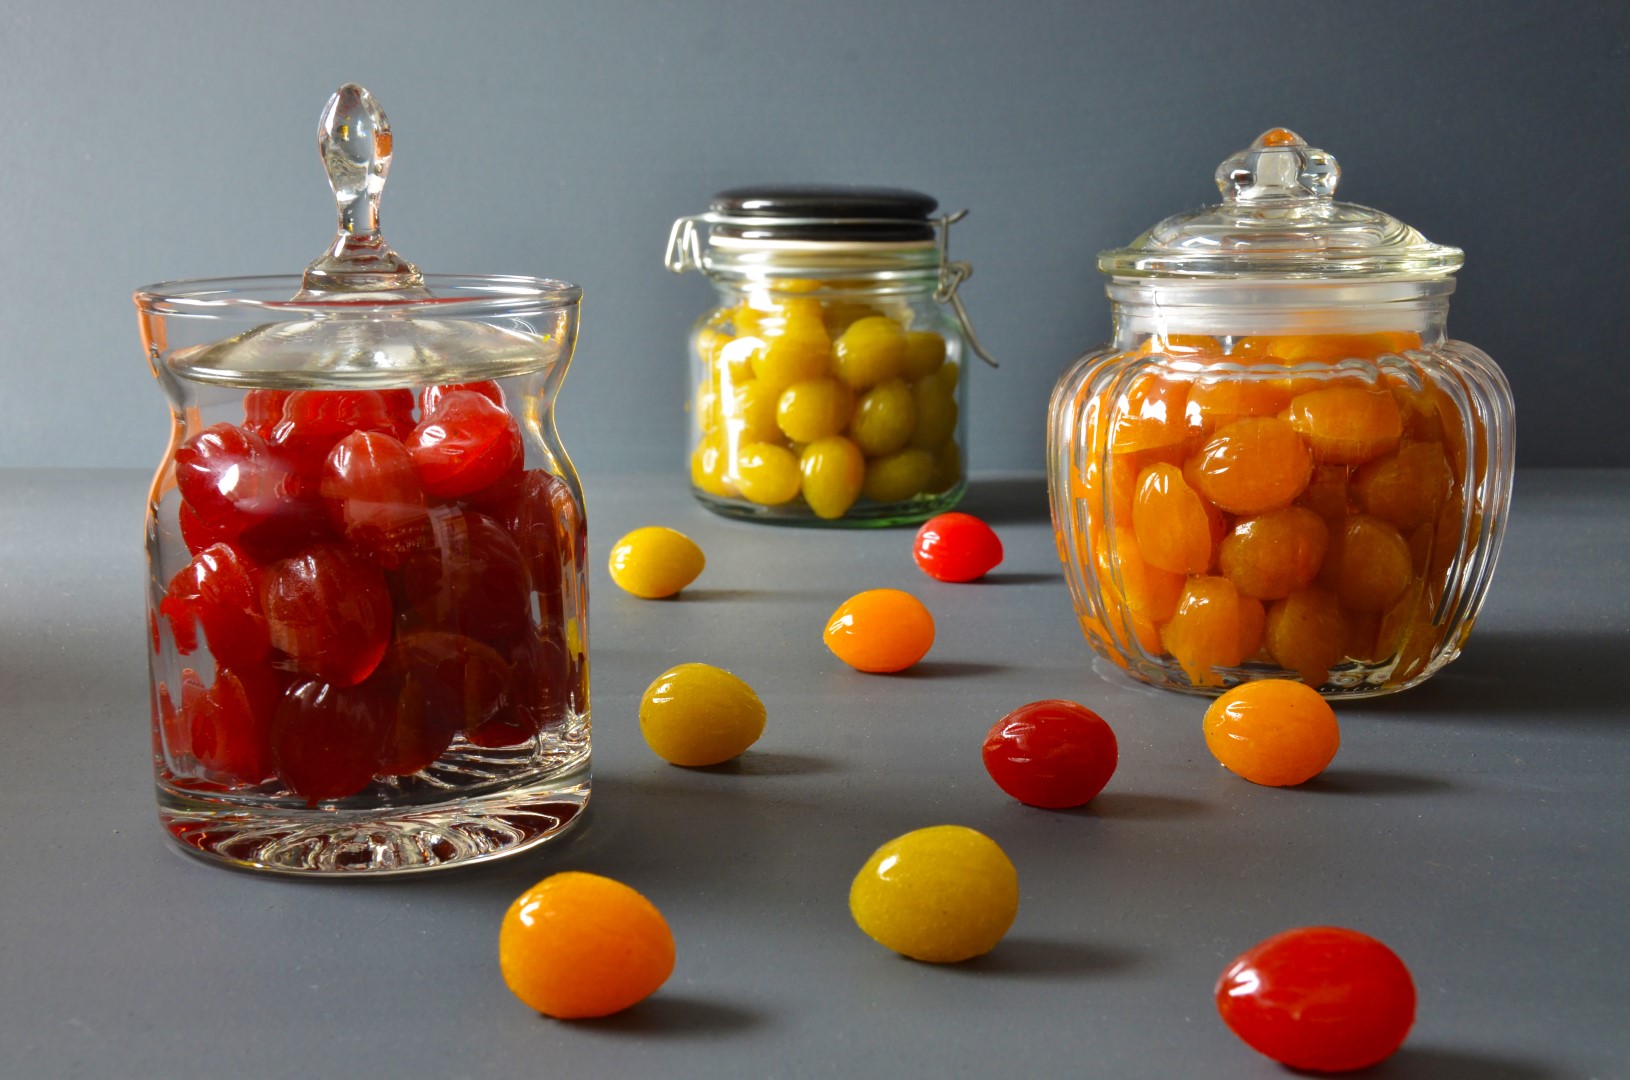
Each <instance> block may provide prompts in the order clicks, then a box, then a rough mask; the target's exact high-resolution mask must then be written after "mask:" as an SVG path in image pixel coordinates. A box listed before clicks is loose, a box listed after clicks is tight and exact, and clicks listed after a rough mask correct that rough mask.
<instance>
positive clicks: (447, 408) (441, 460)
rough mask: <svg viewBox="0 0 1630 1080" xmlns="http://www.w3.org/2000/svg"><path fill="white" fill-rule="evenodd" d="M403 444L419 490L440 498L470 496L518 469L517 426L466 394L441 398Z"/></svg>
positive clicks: (497, 409) (474, 395) (505, 414)
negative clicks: (420, 483) (419, 482)
mask: <svg viewBox="0 0 1630 1080" xmlns="http://www.w3.org/2000/svg"><path fill="white" fill-rule="evenodd" d="M406 443H407V448H408V453H410V454H412V455H413V463H414V464H415V465H417V466H418V467H419V476H420V478H421V479H422V480H423V482H424V488H425V490H426V491H428V492H429V493H430V494H432V495H437V496H440V497H442V498H452V497H456V496H460V495H470V494H473V493H474V492H477V491H480V490H481V489H482V488H485V487H489V486H491V485H492V484H495V483H497V482H498V481H499V480H501V479H503V478H504V477H506V476H509V475H511V474H514V473H518V472H519V471H520V469H521V468H522V464H521V458H522V448H521V429H520V427H519V426H518V425H517V424H516V423H515V420H514V418H513V417H511V416H510V415H509V413H508V412H506V411H505V410H504V409H503V408H501V407H500V406H498V405H495V404H493V402H492V401H491V399H489V398H487V397H484V396H482V395H481V394H478V393H476V392H474V391H472V390H454V391H451V392H449V393H447V394H445V395H443V396H442V397H441V399H440V400H439V401H438V402H436V408H435V411H434V412H432V413H431V414H430V415H429V416H427V417H425V418H424V420H422V421H421V422H420V424H419V426H418V427H416V428H414V429H413V431H412V433H411V434H409V435H408V437H407V439H406Z"/></svg>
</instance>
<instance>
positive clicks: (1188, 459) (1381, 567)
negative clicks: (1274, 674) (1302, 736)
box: [1055, 332, 1476, 688]
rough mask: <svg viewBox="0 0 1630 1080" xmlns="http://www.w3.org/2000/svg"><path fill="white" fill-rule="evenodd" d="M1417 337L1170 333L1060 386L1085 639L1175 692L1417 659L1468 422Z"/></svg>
mask: <svg viewBox="0 0 1630 1080" xmlns="http://www.w3.org/2000/svg"><path fill="white" fill-rule="evenodd" d="M1420 347H1421V339H1420V337H1419V335H1416V334H1413V333H1406V332H1388V333H1376V334H1357V335H1355V334H1319V335H1279V336H1257V337H1241V338H1233V339H1226V338H1224V339H1218V338H1211V337H1204V336H1199V335H1171V336H1168V337H1165V338H1160V337H1151V338H1149V339H1147V340H1146V341H1145V342H1144V343H1143V345H1141V346H1140V347H1139V348H1137V349H1135V350H1132V351H1131V352H1125V353H1119V354H1114V355H1111V356H1108V357H1106V358H1105V359H1104V360H1103V361H1102V362H1101V363H1100V370H1101V371H1103V372H1104V374H1103V375H1102V376H1100V377H1098V378H1094V379H1089V380H1088V381H1086V382H1085V383H1083V384H1082V385H1083V386H1084V389H1083V391H1082V392H1081V394H1080V396H1079V397H1078V398H1077V399H1076V400H1075V402H1074V415H1075V416H1076V417H1077V418H1078V419H1077V423H1079V424H1080V430H1081V433H1082V437H1081V438H1080V439H1079V440H1078V441H1077V443H1076V444H1075V450H1074V456H1073V461H1074V462H1075V463H1076V467H1075V468H1073V469H1072V471H1071V475H1070V477H1069V486H1068V489H1067V490H1068V493H1069V500H1068V502H1069V504H1070V505H1071V506H1073V507H1074V508H1075V510H1074V516H1075V520H1076V521H1086V522H1089V523H1090V526H1089V527H1087V528H1085V529H1082V528H1073V527H1065V528H1063V530H1062V532H1063V535H1061V543H1062V544H1063V545H1064V548H1063V551H1062V554H1064V556H1065V558H1066V562H1067V563H1068V562H1070V560H1071V557H1072V551H1071V547H1072V546H1073V547H1074V551H1073V558H1074V560H1075V562H1076V563H1077V565H1078V566H1079V567H1080V568H1081V569H1080V571H1079V572H1080V573H1081V575H1082V577H1083V578H1089V579H1090V580H1087V581H1085V582H1083V584H1084V586H1085V587H1084V590H1083V591H1084V592H1085V593H1087V594H1088V595H1089V596H1092V597H1094V598H1095V600H1096V602H1095V603H1094V602H1086V603H1081V602H1079V600H1078V608H1080V609H1081V610H1080V615H1081V618H1082V622H1083V625H1084V626H1085V628H1086V630H1087V634H1088V637H1089V639H1092V640H1093V642H1094V644H1095V645H1097V646H1098V648H1099V651H1100V652H1103V653H1104V654H1105V655H1106V656H1109V657H1110V658H1111V659H1115V660H1116V662H1117V663H1121V665H1122V666H1126V664H1127V663H1128V662H1131V663H1135V664H1138V665H1140V666H1142V667H1145V668H1146V669H1147V667H1148V665H1155V666H1156V667H1158V668H1160V669H1163V670H1164V671H1165V672H1166V673H1167V674H1166V676H1165V677H1164V681H1169V682H1171V683H1173V684H1176V685H1184V684H1186V685H1188V686H1192V687H1206V688H1221V687H1223V686H1225V685H1231V684H1232V683H1234V682H1237V681H1239V680H1240V679H1242V678H1249V677H1252V675H1253V674H1258V673H1265V672H1268V671H1273V670H1276V669H1282V670H1285V671H1290V672H1294V673H1296V674H1297V675H1299V676H1300V677H1301V678H1302V680H1303V681H1305V682H1306V683H1308V684H1309V685H1312V686H1315V687H1320V686H1327V685H1328V684H1330V683H1332V680H1333V679H1335V678H1336V677H1337V676H1341V677H1343V678H1347V679H1348V682H1349V683H1351V682H1352V681H1353V680H1354V679H1355V678H1356V679H1359V680H1362V679H1363V678H1366V677H1368V676H1369V675H1370V673H1371V672H1373V671H1375V670H1378V669H1381V668H1383V667H1385V666H1387V665H1394V668H1393V673H1392V674H1390V675H1386V676H1385V677H1386V678H1387V679H1388V680H1389V681H1390V682H1393V683H1397V682H1400V681H1403V680H1407V679H1408V678H1409V677H1410V676H1412V675H1414V674H1418V673H1419V672H1420V670H1421V669H1422V668H1423V666H1424V665H1425V663H1426V662H1427V661H1428V660H1429V659H1430V658H1431V655H1432V653H1433V651H1434V650H1435V649H1436V647H1437V646H1438V645H1439V644H1440V642H1439V641H1438V640H1437V636H1436V634H1437V625H1436V621H1435V619H1434V613H1435V611H1436V608H1437V606H1438V602H1439V601H1440V600H1441V598H1442V597H1443V596H1444V594H1445V592H1446V591H1448V589H1449V588H1450V585H1451V575H1452V574H1453V573H1454V572H1455V569H1456V566H1457V565H1458V564H1459V563H1460V562H1462V561H1463V557H1464V554H1465V552H1464V541H1463V536H1464V535H1468V533H1467V532H1466V530H1464V529H1463V525H1464V522H1463V520H1462V518H1463V517H1464V516H1465V506H1466V498H1465V491H1464V485H1465V483H1466V473H1467V469H1466V466H1467V464H1469V463H1468V462H1467V456H1468V455H1467V451H1466V446H1467V444H1468V442H1471V441H1474V440H1475V438H1476V434H1475V432H1468V431H1467V430H1466V426H1465V423H1464V414H1463V413H1462V411H1461V409H1460V408H1459V407H1458V406H1457V405H1456V404H1455V401H1454V399H1453V397H1452V396H1451V395H1450V394H1449V393H1446V392H1445V391H1444V390H1443V389H1442V388H1440V387H1438V386H1437V385H1436V384H1435V383H1434V382H1433V378H1432V376H1431V375H1430V374H1429V373H1427V372H1426V371H1424V370H1423V369H1422V368H1421V367H1420V366H1419V365H1418V364H1417V362H1416V361H1415V360H1413V359H1411V358H1410V357H1408V356H1407V355H1404V354H1405V353H1407V352H1408V351H1409V350H1414V349H1419V348H1420ZM1056 407H1057V406H1056V403H1055V408H1056ZM1468 436H1471V438H1470V439H1469V438H1468ZM1473 482H1474V483H1475V478H1474V480H1473ZM1475 533H1476V529H1475V527H1474V528H1472V529H1471V530H1470V531H1469V534H1475ZM1117 654H1119V656H1117ZM1245 664H1251V665H1254V670H1249V671H1242V670H1240V669H1241V665H1245ZM1406 668H1407V669H1409V670H1407V671H1406V670H1405V669H1406ZM1349 676H1351V678H1349Z"/></svg>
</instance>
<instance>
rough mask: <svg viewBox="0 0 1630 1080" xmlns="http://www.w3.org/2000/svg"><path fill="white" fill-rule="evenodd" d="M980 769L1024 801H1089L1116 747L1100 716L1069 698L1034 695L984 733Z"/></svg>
mask: <svg viewBox="0 0 1630 1080" xmlns="http://www.w3.org/2000/svg"><path fill="white" fill-rule="evenodd" d="M983 757H984V761H985V771H986V772H988V773H990V777H991V779H992V780H994V781H996V786H997V787H999V788H1001V789H1002V790H1003V791H1005V792H1007V793H1008V794H1009V795H1011V796H1013V797H1014V798H1015V799H1018V800H1019V801H1020V802H1022V803H1025V804H1026V805H1029V806H1041V807H1046V808H1049V809H1064V808H1067V807H1071V806H1083V805H1085V804H1086V803H1088V802H1090V801H1091V800H1092V799H1093V798H1094V797H1095V796H1096V795H1097V794H1098V793H1099V792H1100V791H1102V790H1103V789H1104V785H1105V784H1107V783H1109V778H1110V777H1111V776H1113V775H1114V773H1115V766H1116V764H1117V762H1118V761H1119V749H1118V747H1117V744H1116V742H1115V732H1114V731H1112V730H1110V727H1109V725H1108V724H1106V723H1105V722H1104V720H1103V717H1101V716H1099V715H1098V714H1097V713H1095V712H1093V711H1092V710H1091V709H1088V708H1085V707H1084V706H1081V705H1077V704H1076V703H1075V702H1073V701H1056V700H1055V701H1033V702H1031V703H1030V704H1028V705H1021V706H1019V707H1018V708H1017V709H1014V710H1013V711H1012V712H1010V713H1008V714H1007V715H1006V716H1004V717H1002V719H1000V720H998V721H997V722H996V725H995V726H994V727H992V728H991V729H990V733H989V734H987V735H986V736H985V745H984V748H983Z"/></svg>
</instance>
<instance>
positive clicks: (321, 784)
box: [272, 679, 391, 806]
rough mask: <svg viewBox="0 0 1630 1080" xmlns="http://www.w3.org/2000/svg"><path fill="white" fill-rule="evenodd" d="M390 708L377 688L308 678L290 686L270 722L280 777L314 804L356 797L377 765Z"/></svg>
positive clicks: (273, 751) (290, 787) (384, 696)
mask: <svg viewBox="0 0 1630 1080" xmlns="http://www.w3.org/2000/svg"><path fill="white" fill-rule="evenodd" d="M390 707H391V701H390V699H389V698H388V697H387V696H386V695H384V694H382V693H381V688H380V687H379V686H378V685H370V684H367V683H364V684H363V685H361V686H334V685H331V684H330V683H326V682H323V681H321V680H320V679H307V680H305V681H303V682H298V683H296V684H295V685H293V686H291V687H290V688H289V689H288V691H287V692H286V693H285V694H284V695H283V700H282V702H281V703H280V704H279V705H278V707H277V714H276V716H275V717H274V718H273V721H272V756H273V758H274V759H275V761H276V763H277V775H278V777H279V778H280V779H281V780H282V781H283V783H284V784H285V785H286V786H287V787H288V789H289V790H290V791H292V792H294V793H295V794H296V795H300V796H303V797H304V798H305V800H306V802H307V803H308V804H310V805H312V806H315V805H316V804H317V803H318V802H320V801H322V800H324V799H343V798H345V797H346V796H347V795H355V794H356V793H357V792H359V791H361V790H362V789H363V788H365V787H367V786H368V785H369V784H370V783H372V782H373V778H374V771H375V770H376V769H377V768H378V767H379V756H380V750H381V748H382V746H383V744H384V740H385V732H386V729H387V726H388V724H389V723H390V720H391V712H390Z"/></svg>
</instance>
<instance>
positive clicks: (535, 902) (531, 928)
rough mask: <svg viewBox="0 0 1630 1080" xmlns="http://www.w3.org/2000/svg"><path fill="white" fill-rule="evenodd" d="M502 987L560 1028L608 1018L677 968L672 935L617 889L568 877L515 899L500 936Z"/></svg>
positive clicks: (607, 882) (598, 880) (606, 882)
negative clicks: (574, 1022)
mask: <svg viewBox="0 0 1630 1080" xmlns="http://www.w3.org/2000/svg"><path fill="white" fill-rule="evenodd" d="M498 966H499V968H500V969H501V970H502V972H503V975H504V983H505V985H507V986H508V987H509V989H510V991H511V992H512V993H514V995H515V996H516V997H518V998H520V999H521V1000H522V1001H523V1002H525V1003H526V1004H527V1005H528V1006H530V1007H531V1008H534V1009H536V1010H537V1011H538V1012H541V1013H543V1014H544V1015H546V1016H553V1017H555V1018H556V1019H560V1020H576V1019H582V1018H586V1017H595V1016H609V1015H611V1014H612V1013H615V1012H621V1011H622V1010H624V1009H626V1008H628V1007H629V1006H630V1005H634V1004H636V1003H637V1002H640V1001H643V1000H645V999H646V998H648V997H650V996H651V995H652V994H653V993H655V992H656V990H657V988H658V987H660V986H661V985H662V984H663V983H664V982H666V981H667V980H668V976H669V975H670V974H672V973H673V967H674V939H673V932H672V931H671V930H669V929H668V923H667V921H666V920H664V919H663V917H662V913H661V912H660V911H658V910H657V909H656V906H655V905H653V904H652V903H651V901H649V900H647V899H646V898H645V897H643V896H641V895H640V894H639V893H637V892H635V891H634V890H633V889H631V888H629V887H628V886H627V885H624V884H622V883H621V882H617V881H613V880H611V879H610V878H606V877H601V876H600V875H598V874H586V873H582V872H581V871H567V872H565V873H560V874H554V875H552V876H550V877H547V878H544V879H543V880H542V881H540V882H538V883H537V884H536V885H534V886H532V887H531V888H530V889H528V890H527V891H526V892H524V893H522V894H521V895H520V896H518V897H517V898H516V899H515V902H514V903H513V904H511V905H510V906H509V911H508V912H507V913H505V915H504V922H503V926H502V928H501V929H500V930H499V932H498Z"/></svg>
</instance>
